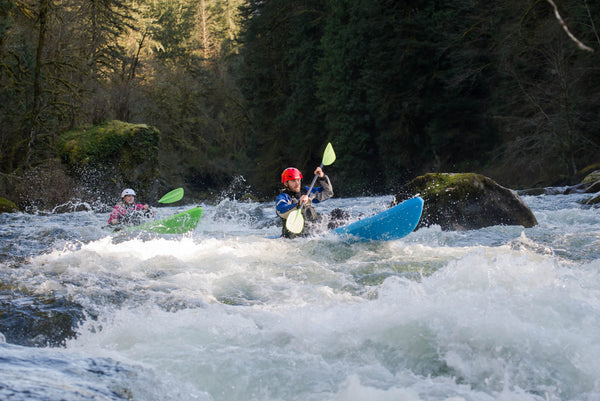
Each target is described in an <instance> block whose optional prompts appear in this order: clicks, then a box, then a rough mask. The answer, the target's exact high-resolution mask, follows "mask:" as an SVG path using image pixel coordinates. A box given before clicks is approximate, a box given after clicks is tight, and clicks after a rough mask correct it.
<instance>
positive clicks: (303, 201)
mask: <svg viewBox="0 0 600 401" xmlns="http://www.w3.org/2000/svg"><path fill="white" fill-rule="evenodd" d="M308 202H310V198H309V197H308V195H302V196H301V197H300V201H299V202H298V203H299V204H300V206H302V205H303V204H305V203H308Z"/></svg>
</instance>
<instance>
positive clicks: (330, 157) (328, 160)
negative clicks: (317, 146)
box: [323, 142, 335, 166]
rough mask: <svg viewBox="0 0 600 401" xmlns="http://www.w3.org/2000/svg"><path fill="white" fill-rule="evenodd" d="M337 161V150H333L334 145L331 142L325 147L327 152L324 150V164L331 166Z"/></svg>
mask: <svg viewBox="0 0 600 401" xmlns="http://www.w3.org/2000/svg"><path fill="white" fill-rule="evenodd" d="M334 161H335V152H334V151H333V146H331V142H329V143H328V144H327V147H326V148H325V152H323V165H324V166H329V165H330V164H332V163H333V162H334Z"/></svg>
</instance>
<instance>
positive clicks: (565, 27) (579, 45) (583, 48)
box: [547, 0, 594, 52]
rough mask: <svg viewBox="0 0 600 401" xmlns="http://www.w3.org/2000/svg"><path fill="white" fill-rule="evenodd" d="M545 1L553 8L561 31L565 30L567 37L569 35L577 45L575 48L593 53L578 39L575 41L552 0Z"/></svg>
mask: <svg viewBox="0 0 600 401" xmlns="http://www.w3.org/2000/svg"><path fill="white" fill-rule="evenodd" d="M547 1H548V3H550V5H551V6H552V7H553V8H554V15H555V16H556V19H557V20H558V22H560V24H561V25H562V27H563V29H564V30H565V32H566V33H567V35H569V37H570V38H571V40H573V41H574V42H575V43H576V44H577V47H579V48H580V49H581V50H587V51H589V52H593V51H594V49H592V48H591V47H589V46H586V45H584V44H583V43H582V42H581V41H580V40H579V39H577V38H576V37H575V35H573V34H572V33H571V31H569V27H568V26H567V24H565V21H564V20H563V19H562V17H561V16H560V13H559V12H558V7H556V4H554V0H547Z"/></svg>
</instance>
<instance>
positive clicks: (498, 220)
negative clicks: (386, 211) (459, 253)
mask: <svg viewBox="0 0 600 401" xmlns="http://www.w3.org/2000/svg"><path fill="white" fill-rule="evenodd" d="M417 194H419V195H420V196H421V197H422V198H423V200H424V201H425V205H424V209H423V217H422V218H421V221H420V222H419V225H418V226H417V228H419V227H423V226H430V225H439V226H440V227H441V228H442V230H473V229H479V228H483V227H489V226H494V225H521V226H523V227H526V228H529V227H533V226H535V225H537V220H536V218H535V216H534V215H533V213H532V212H531V209H529V207H528V206H527V205H526V204H525V202H523V200H522V199H521V198H520V197H519V195H518V194H517V193H516V192H515V191H513V190H511V189H508V188H505V187H503V186H501V185H499V184H497V183H496V182H495V181H494V180H492V179H491V178H488V177H485V176H483V175H481V174H474V173H461V174H451V173H436V174H433V173H432V174H425V175H423V176H420V177H417V178H415V179H414V180H413V181H411V182H409V183H408V184H405V185H403V186H402V188H401V189H400V192H399V193H398V194H397V195H396V203H400V202H402V201H403V200H405V199H407V198H410V197H413V196H415V195H417Z"/></svg>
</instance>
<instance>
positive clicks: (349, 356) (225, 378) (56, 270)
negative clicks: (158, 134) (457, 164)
mask: <svg viewBox="0 0 600 401" xmlns="http://www.w3.org/2000/svg"><path fill="white" fill-rule="evenodd" d="M580 199H581V196H579V195H568V196H563V195H558V196H535V197H533V196H527V197H524V200H525V202H526V203H527V204H528V205H529V206H530V207H531V209H532V211H533V212H534V214H535V216H536V218H537V220H538V222H539V225H538V226H536V227H533V228H529V229H524V228H523V227H519V226H496V227H488V228H485V229H481V230H472V231H464V232H444V231H441V230H440V229H439V227H429V228H426V229H421V230H418V231H416V232H414V233H412V234H410V235H409V236H407V237H405V238H403V239H401V240H398V241H390V242H365V243H354V244H350V243H346V242H344V241H343V240H341V239H340V238H339V237H335V236H333V235H327V234H325V235H322V236H320V237H314V238H300V239H294V240H286V239H271V238H269V237H271V236H276V235H278V234H279V232H280V227H278V226H277V219H276V218H275V216H274V205H273V204H272V203H269V202H267V203H256V202H254V203H252V202H250V203H247V202H237V201H230V200H225V201H223V202H221V203H219V204H217V205H201V206H203V207H204V209H205V213H204V215H203V217H202V219H201V221H200V224H199V226H198V228H197V229H196V231H195V232H193V233H192V234H189V235H144V234H139V235H119V234H113V233H109V232H108V231H106V230H105V229H103V228H102V226H103V225H104V223H105V221H106V218H107V215H105V214H102V213H94V212H92V211H88V212H75V213H66V214H60V215H55V214H38V215H24V214H10V215H6V214H5V215H2V216H0V222H1V223H2V226H1V227H2V230H3V233H2V240H3V243H4V244H3V245H2V255H3V259H2V262H1V263H0V274H1V275H2V278H3V279H4V280H10V281H12V282H18V283H20V285H22V286H24V287H27V288H29V289H31V290H32V291H34V292H35V293H37V294H53V295H57V294H58V295H61V296H65V297H67V298H68V299H70V300H73V301H74V302H77V303H78V304H79V305H81V306H82V307H83V310H84V311H85V313H86V318H85V319H84V320H83V321H82V322H81V324H80V326H79V327H78V328H77V336H76V338H71V339H69V340H67V341H66V345H65V347H54V348H51V347H46V348H43V347H42V348H39V347H24V346H17V345H11V344H7V343H5V344H0V355H1V357H0V366H1V369H0V398H1V399H9V396H10V397H12V398H10V399H14V400H31V399H36V400H37V399H39V400H59V399H60V400H63V399H64V400H92V399H93V400H96V399H98V400H104V399H107V400H121V399H127V400H129V399H131V400H215V401H216V400H219V401H235V400H244V401H247V400H259V401H267V400H269V401H271V400H282V401H284V400H285V401H290V400H298V401H300V400H302V401H311V400H315V401H317V400H319V401H322V400H335V401H338V400H339V401H354V400H356V401H358V400H361V401H362V400H374V401H379V400H381V401H384V400H447V401H459V400H465V401H469V400H481V401H487V400H523V401H525V400H540V401H541V400H598V399H600V379H599V378H600V336H598V333H599V332H600V210H599V209H592V208H583V207H581V206H580V204H579V203H578V202H577V201H578V200H580ZM390 201H391V197H376V198H351V199H331V200H328V201H327V202H325V203H323V205H322V209H321V210H323V211H324V212H327V211H329V210H331V209H333V208H335V207H340V208H343V209H346V210H349V211H350V213H351V215H352V216H353V218H358V216H360V215H369V214H373V213H376V212H378V211H381V210H384V209H385V208H386V207H387V206H388V205H389V203H390ZM192 206H194V205H187V206H180V207H169V208H161V209H159V210H157V214H158V217H161V216H166V215H169V214H173V213H175V212H177V211H181V210H184V209H186V208H189V207H192ZM8 243H10V245H8ZM1 331H2V329H1V327H0V332H1Z"/></svg>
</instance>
